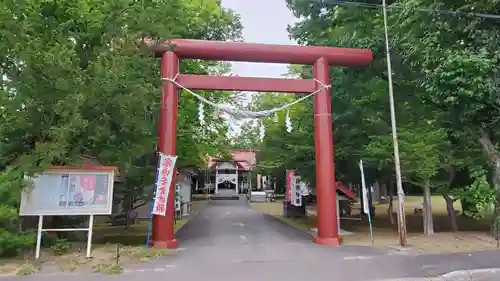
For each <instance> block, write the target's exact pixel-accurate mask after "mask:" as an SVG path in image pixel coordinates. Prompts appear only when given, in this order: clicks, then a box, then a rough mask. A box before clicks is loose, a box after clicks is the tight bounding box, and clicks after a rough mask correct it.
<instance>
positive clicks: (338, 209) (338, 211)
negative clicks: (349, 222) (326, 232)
mask: <svg viewBox="0 0 500 281" xmlns="http://www.w3.org/2000/svg"><path fill="white" fill-rule="evenodd" d="M335 192H337V191H335ZM336 197H337V231H338V233H340V206H339V204H340V199H339V196H338V195H337V196H336Z"/></svg>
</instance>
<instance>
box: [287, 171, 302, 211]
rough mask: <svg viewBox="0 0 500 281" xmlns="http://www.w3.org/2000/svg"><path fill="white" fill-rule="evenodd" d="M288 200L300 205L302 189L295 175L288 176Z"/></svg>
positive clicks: (297, 205)
mask: <svg viewBox="0 0 500 281" xmlns="http://www.w3.org/2000/svg"><path fill="white" fill-rule="evenodd" d="M290 201H291V203H292V205H294V206H296V207H300V206H302V190H301V188H300V184H297V177H296V176H295V175H291V176H290Z"/></svg>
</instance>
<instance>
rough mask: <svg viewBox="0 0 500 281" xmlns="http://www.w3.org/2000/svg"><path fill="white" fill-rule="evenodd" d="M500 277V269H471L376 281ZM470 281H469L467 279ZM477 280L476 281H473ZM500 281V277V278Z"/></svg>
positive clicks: (430, 280)
mask: <svg viewBox="0 0 500 281" xmlns="http://www.w3.org/2000/svg"><path fill="white" fill-rule="evenodd" d="M497 274H498V275H500V268H484V269H471V270H457V271H452V272H448V273H445V274H442V275H439V276H435V277H405V278H389V279H377V280H375V281H445V280H447V281H453V280H457V281H460V280H465V279H463V277H471V278H476V277H477V276H479V275H481V276H482V277H485V276H496V275H497ZM467 280H468V279H467ZM473 280H475V279H473ZM499 280H500V277H499Z"/></svg>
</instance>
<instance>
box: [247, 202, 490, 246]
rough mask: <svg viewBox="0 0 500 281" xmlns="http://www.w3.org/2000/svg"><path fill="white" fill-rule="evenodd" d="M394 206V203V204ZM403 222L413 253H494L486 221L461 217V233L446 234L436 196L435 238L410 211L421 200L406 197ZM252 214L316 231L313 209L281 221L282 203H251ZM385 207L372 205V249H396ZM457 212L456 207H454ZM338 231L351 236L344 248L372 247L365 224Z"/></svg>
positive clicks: (355, 223) (446, 221) (349, 224)
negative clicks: (381, 247)
mask: <svg viewBox="0 0 500 281" xmlns="http://www.w3.org/2000/svg"><path fill="white" fill-rule="evenodd" d="M394 203H395V204H396V202H394ZM405 203H406V204H405V210H406V215H407V217H406V222H407V228H408V243H409V244H410V246H411V247H412V248H413V249H414V250H416V251H422V252H467V251H485V250H497V249H498V248H497V246H496V241H495V240H494V239H493V238H492V237H491V236H489V234H488V233H489V219H485V220H479V221H477V220H472V219H469V218H466V217H463V216H459V217H458V226H459V229H460V230H462V231H459V232H455V233H453V232H449V230H450V227H449V225H450V223H449V218H448V216H447V213H446V204H445V202H444V199H442V198H441V197H439V196H434V197H433V198H432V204H433V213H434V228H435V231H436V234H435V235H433V236H430V237H429V236H424V235H423V234H422V233H423V223H422V214H414V208H416V207H420V204H421V203H422V197H421V196H407V197H406V202H405ZM251 205H252V207H253V208H254V209H256V210H259V211H262V212H264V213H267V214H270V215H272V216H275V217H277V218H279V219H280V220H283V221H284V222H286V223H289V224H292V225H294V226H295V227H298V228H301V229H303V230H306V231H309V232H310V233H311V235H315V233H314V232H311V231H310V229H311V228H316V227H317V222H316V216H315V210H314V208H313V209H312V210H311V212H308V216H307V217H306V218H285V217H283V204H282V201H277V202H274V203H270V202H268V203H251ZM356 207H357V208H356ZM387 207H388V204H378V205H375V208H376V215H375V218H373V222H372V223H373V233H374V240H375V243H374V245H375V246H396V245H397V244H398V233H397V228H396V227H395V226H392V225H391V224H390V221H389V219H388V215H387ZM455 207H456V208H457V209H458V210H461V208H460V205H459V204H457V205H456V206H455ZM356 213H357V214H358V215H359V205H357V206H356V205H355V209H354V210H353V215H356ZM341 227H342V229H344V230H347V231H350V232H353V233H354V234H352V235H346V236H344V237H343V238H344V244H350V245H372V242H371V240H370V234H369V225H368V221H367V220H341Z"/></svg>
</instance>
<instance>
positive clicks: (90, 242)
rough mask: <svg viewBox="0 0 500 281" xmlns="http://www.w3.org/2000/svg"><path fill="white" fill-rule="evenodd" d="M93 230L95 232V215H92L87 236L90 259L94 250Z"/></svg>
mask: <svg viewBox="0 0 500 281" xmlns="http://www.w3.org/2000/svg"><path fill="white" fill-rule="evenodd" d="M127 219H128V218H127ZM93 230H94V215H90V218H89V232H88V234H87V258H90V251H91V249H92V232H93Z"/></svg>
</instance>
